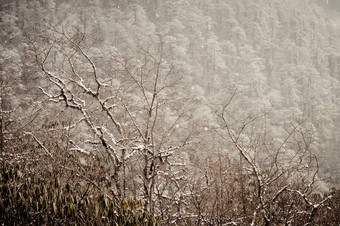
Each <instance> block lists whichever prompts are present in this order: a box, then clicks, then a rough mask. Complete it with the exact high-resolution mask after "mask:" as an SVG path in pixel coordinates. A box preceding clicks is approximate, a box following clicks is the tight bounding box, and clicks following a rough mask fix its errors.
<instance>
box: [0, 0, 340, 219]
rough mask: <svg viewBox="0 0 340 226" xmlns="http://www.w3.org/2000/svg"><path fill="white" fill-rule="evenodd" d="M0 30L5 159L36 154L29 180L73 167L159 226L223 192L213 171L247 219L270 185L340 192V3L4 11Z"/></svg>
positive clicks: (44, 0)
mask: <svg viewBox="0 0 340 226" xmlns="http://www.w3.org/2000/svg"><path fill="white" fill-rule="evenodd" d="M0 29H1V30H0V38H1V43H0V76H1V77H0V88H1V90H0V94H1V115H0V116H1V117H0V118H1V123H0V124H1V129H0V130H1V131H2V132H1V134H2V135H1V137H0V141H1V145H0V146H1V148H2V150H5V148H10V149H11V148H12V147H13V148H12V149H11V150H12V151H13V153H18V150H19V149H20V148H18V147H19V146H20V145H14V144H13V143H12V142H15V141H20V142H21V143H22V144H23V146H21V147H24V148H22V149H20V150H23V149H25V150H27V151H28V150H31V149H30V148H33V149H32V150H34V151H32V152H29V154H28V153H26V154H27V155H29V156H34V157H32V158H31V159H30V160H29V161H28V160H27V163H25V164H27V167H28V168H30V167H32V169H34V168H35V167H38V168H39V167H45V166H46V167H47V168H46V169H48V170H47V171H49V170H50V171H51V172H56V171H58V170H56V168H58V167H59V168H60V165H64V166H65V167H66V166H67V165H68V164H69V166H68V167H69V168H72V169H77V170H78V171H77V172H78V174H77V175H81V174H82V173H83V175H84V176H83V178H90V179H89V180H91V181H92V184H96V186H97V187H101V186H102V187H105V189H107V190H105V189H103V191H106V193H107V194H111V193H110V192H112V194H113V196H114V197H116V196H117V197H123V198H125V197H142V198H141V199H143V200H144V201H145V202H146V207H147V208H148V210H149V211H150V212H152V213H157V214H159V215H161V214H164V213H163V211H164V212H166V211H170V209H171V211H172V209H175V207H174V206H171V207H167V208H168V209H167V210H165V209H166V208H165V207H164V206H165V204H164V203H167V202H169V203H176V205H177V204H178V203H181V201H183V203H185V202H187V201H188V200H187V199H189V198H188V197H189V195H188V196H186V194H189V193H190V192H191V193H190V194H194V191H196V190H195V189H197V191H198V190H199V191H201V192H203V191H206V190H208V188H209V189H210V188H211V189H212V190H213V188H212V187H209V186H211V185H212V184H214V183H218V186H221V187H223V186H222V184H223V183H222V182H216V181H218V179H216V178H215V179H216V180H214V178H213V175H217V174H216V173H214V172H217V171H218V170H217V169H215V168H214V166H220V167H221V169H220V172H222V171H223V170H225V171H223V172H228V173H226V174H223V175H227V176H226V178H228V180H229V179H230V181H232V182H231V183H235V184H238V183H239V188H240V189H241V188H242V189H244V191H245V193H242V194H238V195H236V197H241V198H240V200H242V202H241V201H240V203H243V207H242V208H241V207H240V209H243V210H242V211H243V212H242V211H241V210H240V211H238V210H237V211H236V212H237V213H241V212H242V214H244V215H247V214H248V215H249V216H253V215H252V214H253V212H251V213H250V212H249V213H248V212H247V211H250V210H249V209H256V211H257V208H256V205H255V204H254V203H255V202H256V201H254V202H253V201H249V203H248V201H246V200H251V199H252V198H253V196H251V197H252V198H249V199H247V198H245V197H246V195H247V194H248V193H247V192H246V190H247V189H248V188H249V189H250V190H251V191H253V190H254V194H256V192H255V191H256V189H257V190H261V189H262V187H261V186H263V187H266V186H268V187H269V186H270V185H269V184H270V183H271V182H270V183H269V182H268V184H266V183H264V184H262V182H261V180H263V181H266V180H267V179H268V178H276V179H277V178H281V176H282V175H284V176H282V177H285V179H284V180H283V181H284V182H282V183H281V181H280V183H281V184H287V186H286V188H285V189H287V188H289V186H292V188H289V189H292V190H293V189H295V187H294V186H296V189H298V188H299V189H300V187H299V186H300V185H301V186H302V185H303V186H305V187H306V190H304V189H302V188H301V189H300V190H301V191H306V192H305V193H306V194H307V193H308V192H310V193H308V194H309V195H311V194H312V192H311V191H309V190H308V189H309V188H308V186H309V187H312V185H313V186H314V182H315V184H317V185H316V187H317V188H316V190H317V191H320V192H327V191H330V189H331V188H332V187H337V186H339V183H340V164H339V161H340V152H339V151H340V150H339V149H340V1H338V0H301V1H295V0H285V1H282V0H256V1H254V0H228V1H224V0H140V1H137V0H126V1H125V0H111V1H109V0H106V1H100V0H85V1H84V0H73V1H70V0H58V1H56V0H34V1H28V0H20V1H19V0H17V1H11V0H1V1H0ZM19 138H20V139H19ZM33 143H35V145H33ZM37 150H40V151H37ZM41 152H43V153H45V155H43V154H41ZM3 153H5V151H3ZM6 153H7V152H6ZM32 153H33V154H32ZM37 153H39V154H37ZM4 156H5V154H4ZM37 156H38V157H37ZM43 156H45V157H43ZM46 156H50V157H48V158H52V157H53V161H51V159H50V160H46V159H45V158H47V157H46ZM56 159H58V160H56ZM59 160H60V161H59ZM15 161H17V159H16V160H15ZM15 161H14V162H15ZM20 161H21V160H20ZM20 161H19V162H20ZM24 162H25V161H24ZM52 162H55V163H52ZM53 164H57V165H58V164H59V165H58V166H55V165H53ZM54 167H56V168H54ZM223 167H225V168H223ZM38 168H37V169H38ZM59 168H58V169H59ZM222 168H223V170H222ZM39 169H40V168H39ZM44 169H45V168H44ZM63 170H64V169H63ZM63 170H60V172H59V171H58V172H59V173H57V174H58V175H59V174H60V175H63V173H61V172H64V171H63ZM214 170H216V171H214ZM228 170H229V171H228ZM233 170H235V171H233ZM312 171H313V173H312ZM75 172H76V171H75ZM230 172H232V173H230ZM314 172H315V173H314ZM65 175H66V173H65ZM230 175H234V176H235V177H233V176H230ZM240 175H241V176H240ZM244 175H248V176H249V178H250V179H249V181H248V182H249V184H247V183H248V182H246V181H247V180H248V179H247V178H248V177H247V176H245V177H244V178H243V176H244ZM239 176H240V177H241V179H240V178H239ZM70 178H71V176H70ZM103 178H104V179H103ZM211 178H212V179H211ZM231 178H232V179H231ZM242 178H243V179H242ZM254 178H255V179H254ZM302 178H303V179H302ZM276 179H275V180H274V179H273V181H275V183H276V182H277V181H276ZM295 179H296V180H297V181H299V182H296V183H295V182H294V183H293V182H292V181H294V180H295ZM65 180H66V179H65ZM290 180H292V181H290ZM309 180H311V181H312V182H310V184H309V185H306V183H307V181H309ZM210 181H214V182H210ZM221 181H222V180H221ZM253 181H255V182H253ZM256 181H257V182H256ZM259 181H260V182H259ZM269 181H270V179H269ZM301 181H302V182H301ZM84 183H85V182H84ZM86 183H88V181H87V182H86ZM157 183H158V184H157ZM256 183H258V187H256V186H255V185H254V184H256ZM113 184H114V185H113ZM165 184H167V185H165ZM281 184H280V185H277V187H275V188H277V189H276V190H278V191H281V190H280V189H282V187H283V185H282V186H281ZM82 185H83V184H82ZM253 185H254V189H253V187H252V186H253ZM157 186H158V187H157ZM216 186H217V185H216ZM225 186H227V185H225ZM228 186H229V185H228ZM237 186H238V185H237ZM237 186H236V187H237ZM247 186H248V187H247ZM280 186H281V187H280ZM94 187H95V186H94ZM231 187H232V186H231ZM305 187H303V188H305ZM175 188H177V190H176V189H175ZM110 189H111V190H110ZM205 189H206V190H205ZM242 189H241V190H242ZM249 189H248V190H249ZM252 189H253V190H252ZM266 189H267V187H266ZM285 189H283V190H282V191H281V192H283V191H284V190H285ZM289 189H287V190H289ZM212 190H211V191H212ZM231 190H232V189H231ZM235 190H237V189H235ZM264 190H265V189H264ZM268 190H269V191H270V192H273V193H275V192H274V190H275V189H272V190H271V189H269V188H268ZM300 190H299V191H300ZM189 191H190V192H189ZM242 191H243V190H242ZM294 191H295V190H294ZM157 192H158V193H157ZM211 193H212V194H214V195H215V194H216V192H215V193H214V192H211ZM217 193H218V192H217ZM250 193H251V192H250ZM258 193H261V192H258ZM295 193H297V194H302V192H300V193H298V192H295ZM305 193H304V194H305ZM156 194H157V195H158V196H157V195H156ZM202 194H203V193H202ZM207 194H210V193H209V192H207ZM228 194H229V193H228ZM251 194H253V193H251ZM264 194H265V192H264ZM278 194H281V193H280V192H279V193H278ZM162 195H163V196H164V197H166V198H164V197H163V196H162ZM171 195H173V196H171ZM161 196H162V198H164V200H167V201H160V198H159V197H161ZM232 196H233V195H230V196H228V197H232ZM156 197H158V198H159V199H156ZM195 197H196V196H195ZM197 197H203V198H204V196H203V195H202V196H201V195H197ZM197 197H196V198H197ZM207 197H208V196H207ZM214 197H215V196H214ZM254 197H257V196H256V195H254ZM261 197H262V195H259V197H257V198H254V200H257V201H258V202H259V203H260V204H259V206H261V205H263V203H262V199H261ZM274 197H275V196H274ZM301 197H302V196H301ZM325 197H326V196H325ZM203 198H202V199H203ZM209 199H211V198H207V200H209ZM218 199H219V198H218V197H217V198H216V200H218ZM288 199H289V197H288ZM170 200H171V201H170ZM174 200H176V201H174ZM178 200H180V201H178ZM184 200H185V201H184ZM259 200H260V201H259ZM268 200H274V198H273V199H270V198H268ZM316 200H318V199H316ZM320 200H321V199H320ZM320 200H318V201H320ZM324 200H328V198H326V199H324ZM268 202H269V201H268ZM245 203H246V204H247V205H248V204H249V206H251V205H252V207H251V208H250V207H249V209H247V208H246V207H245V206H246V204H245ZM306 203H307V206H308V205H309V204H310V203H308V202H307V201H306ZM163 205H164V206H163ZM169 205H170V204H169ZM178 205H179V204H178ZM195 205H196V204H195ZM197 205H198V204H197ZM197 205H196V206H195V207H197ZM207 205H208V206H209V204H207ZM211 205H212V206H214V205H215V204H211ZM221 205H222V204H221ZM226 205H227V204H226ZM230 205H234V204H230ZM240 205H241V204H240ZM268 205H269V204H268ZM297 205H298V204H297ZM310 206H312V205H309V207H310ZM162 208H163V209H162ZM176 208H177V207H176ZM181 208H182V207H181ZM183 208H184V207H183ZM186 208H187V209H186V210H182V209H181V210H178V213H177V212H176V211H177V210H176V211H175V210H173V211H174V212H171V211H170V212H171V213H174V215H171V216H167V217H168V218H167V217H166V216H165V215H164V216H163V215H162V216H163V219H167V220H168V221H167V222H172V220H173V219H177V220H178V222H182V221H181V220H183V219H184V218H185V217H183V218H181V217H178V216H180V214H179V213H184V212H186V213H189V212H190V211H191V209H190V208H191V207H186ZM192 208H193V209H195V208H194V207H192ZM211 208H213V207H211ZM221 208H222V207H221ZM259 208H260V207H259ZM261 208H263V210H264V209H265V208H266V207H265V205H263V206H262V207H261ZM178 209H180V207H178ZM197 209H198V207H197ZM161 210H162V211H161ZM313 210H314V209H313ZM157 211H158V212H157ZM195 211H196V210H195ZM195 211H193V212H195ZM197 211H198V210H197ZM175 212H176V214H178V215H176V214H175ZM231 212H232V211H231ZM312 212H313V211H312ZM195 214H196V215H195ZM195 214H194V215H195V216H201V215H199V214H197V213H196V212H195ZM213 214H214V213H213ZM213 214H212V215H213ZM228 214H231V213H229V212H228ZM228 214H227V213H224V215H225V216H227V215H228ZM242 214H240V216H241V215H242ZM313 214H314V212H313ZM184 215H185V214H184ZM188 215H189V214H188ZM203 215H204V214H203ZM203 215H202V219H203V218H204V217H203ZM222 215H223V214H222ZM248 215H247V216H248ZM264 215H265V214H264ZM269 215H270V214H269ZM269 215H268V216H269ZM186 216H187V215H186ZM206 216H208V214H207V215H206ZM228 216H229V215H228ZM230 216H234V215H232V214H231V215H230ZM237 216H238V217H240V216H239V215H237ZM242 216H243V215H242ZM310 216H312V214H311V215H310ZM176 217H177V218H176ZM187 217H188V219H189V218H190V217H189V216H187ZM207 218H208V217H206V219H207ZM231 218H232V217H230V219H231ZM265 218H266V217H265ZM195 219H196V218H195ZM197 219H199V220H198V221H197V222H201V220H202V219H201V218H200V217H198V218H197ZM247 219H248V218H247ZM249 219H251V217H249ZM287 219H288V218H287ZM306 219H307V218H306ZM309 219H312V217H310V218H309ZM177 220H173V222H177ZM267 220H268V219H267ZM183 222H184V220H183ZM188 222H189V221H188ZM195 222H196V221H195ZM197 222H196V223H197ZM202 222H203V221H202ZM206 222H208V221H206ZM221 222H222V221H221ZM239 222H241V223H242V220H240V221H239ZM250 222H251V220H249V222H248V221H247V223H250ZM252 222H257V220H256V214H254V217H253V221H252ZM259 222H260V223H259ZM259 222H258V223H259V224H261V222H262V221H259ZM263 222H266V220H264V221H263ZM263 222H262V223H263ZM215 223H216V222H215ZM243 223H244V222H243ZM179 224H180V223H179Z"/></svg>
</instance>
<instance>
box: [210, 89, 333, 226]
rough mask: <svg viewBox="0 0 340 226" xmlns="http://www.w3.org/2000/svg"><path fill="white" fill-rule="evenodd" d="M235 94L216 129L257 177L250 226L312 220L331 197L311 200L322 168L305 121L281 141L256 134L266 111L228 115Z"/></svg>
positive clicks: (307, 222) (290, 130)
mask: <svg viewBox="0 0 340 226" xmlns="http://www.w3.org/2000/svg"><path fill="white" fill-rule="evenodd" d="M235 94H236V91H235V92H234V93H233V94H232V96H231V98H230V99H229V101H228V103H227V104H226V105H224V107H223V110H222V114H221V118H222V121H223V126H222V127H223V128H222V129H220V130H218V131H217V132H218V133H219V134H220V136H221V137H223V139H225V140H226V141H228V143H230V145H232V146H234V148H235V149H236V151H237V152H238V153H239V155H240V158H241V161H243V162H244V164H242V165H241V166H242V169H241V170H242V171H244V172H246V173H247V174H248V175H250V176H251V178H253V183H254V186H253V189H254V191H253V192H254V197H253V201H254V202H255V203H256V208H255V209H254V211H253V213H252V219H251V225H255V224H264V225H269V224H272V223H284V224H291V223H294V224H300V223H301V222H304V224H306V225H308V224H310V223H311V222H312V221H313V217H314V215H315V212H316V211H317V210H318V209H319V208H320V207H321V206H322V205H323V204H324V203H325V202H326V201H327V200H329V199H330V198H331V196H328V197H325V198H324V199H322V200H314V201H316V203H313V201H312V198H311V197H312V194H313V193H315V192H316V191H317V190H316V185H315V184H316V182H317V180H318V177H317V174H318V171H319V167H318V161H317V158H316V156H315V155H314V154H313V153H312V148H313V138H312V136H311V134H310V133H309V131H308V130H306V129H305V128H303V124H304V123H305V121H306V119H305V120H301V121H300V122H298V123H292V124H291V125H289V126H287V128H286V129H285V131H286V133H287V135H286V137H285V138H284V139H282V140H280V141H276V140H275V139H273V138H269V137H267V136H268V135H267V134H266V131H260V132H259V133H256V132H253V131H254V130H256V127H258V126H259V125H258V124H255V121H256V120H257V119H259V118H260V117H261V116H262V115H258V116H249V117H247V118H246V119H238V118H237V117H235V116H233V115H231V114H229V113H228V111H227V108H228V107H229V106H230V104H231V102H232V99H233V97H234V95H235ZM266 114H267V113H265V114H263V116H264V115H266ZM225 133H226V136H225ZM248 189H249V188H248ZM292 197H296V198H295V199H291V198H292ZM303 203H304V204H305V205H304V204H303ZM278 209H279V210H280V211H277V210H278ZM301 219H304V220H303V221H302V220H301ZM298 222H300V223H298Z"/></svg>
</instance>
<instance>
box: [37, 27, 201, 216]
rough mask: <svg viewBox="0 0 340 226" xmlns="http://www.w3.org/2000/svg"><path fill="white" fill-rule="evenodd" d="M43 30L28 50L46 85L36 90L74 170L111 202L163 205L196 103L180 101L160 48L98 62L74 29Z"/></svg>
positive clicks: (115, 55) (174, 78)
mask: <svg viewBox="0 0 340 226" xmlns="http://www.w3.org/2000/svg"><path fill="white" fill-rule="evenodd" d="M48 28H49V34H47V35H45V36H44V37H42V40H40V41H43V42H38V43H39V45H33V47H32V51H33V52H34V55H35V60H36V64H37V65H38V67H39V69H40V70H41V72H42V73H43V77H44V78H45V82H43V83H42V84H41V85H40V90H41V91H42V92H43V93H44V94H45V96H46V97H47V98H48V100H49V101H50V102H51V103H53V105H52V107H53V108H54V111H56V112H57V111H58V112H59V113H58V114H59V116H61V115H64V119H65V120H63V119H62V118H59V121H60V124H63V125H64V126H63V128H62V129H63V130H64V131H68V132H67V133H65V134H67V139H68V141H67V145H66V149H65V151H66V153H69V152H76V153H77V156H78V157H77V158H78V162H79V164H78V165H77V167H79V168H78V169H75V168H74V170H75V171H76V172H78V173H79V174H80V172H82V173H81V175H82V176H83V177H86V178H88V180H89V181H91V182H92V183H94V182H95V184H96V186H99V185H100V184H103V187H106V188H107V189H108V191H110V192H111V193H112V194H113V196H114V197H118V198H127V197H132V196H137V197H143V199H144V200H145V205H146V207H147V208H148V209H149V210H150V211H151V212H153V211H154V205H155V203H156V200H157V199H158V198H161V199H163V198H164V197H163V196H160V193H159V191H160V190H159V189H160V187H162V186H163V185H164V186H166V184H168V183H169V180H171V181H174V183H178V182H177V181H178V180H181V178H179V177H176V176H174V174H176V172H174V171H173V170H169V169H170V168H171V167H172V169H174V167H177V168H178V167H181V166H180V164H177V160H178V158H177V157H176V156H177V155H178V152H180V150H181V149H183V148H184V147H185V146H186V145H187V144H189V142H190V138H191V136H192V134H193V130H189V129H188V130H187V128H186V126H188V121H189V120H190V116H191V114H192V110H193V108H194V107H195V104H194V103H191V104H190V103H189V102H188V101H187V100H186V99H184V98H183V97H181V95H179V93H178V92H180V89H179V86H180V85H181V84H180V82H181V77H180V76H175V75H174V74H173V73H172V66H171V65H169V63H167V61H166V55H165V54H166V50H164V49H163V46H162V43H159V44H158V45H156V46H154V45H150V46H146V47H142V46H139V47H138V48H137V50H136V51H133V52H132V53H130V54H129V55H125V56H122V55H121V54H119V53H118V52H112V53H110V55H109V56H108V55H104V54H103V55H101V56H99V57H98V54H96V55H95V54H93V52H95V51H96V50H91V48H90V47H89V46H87V44H86V35H85V33H83V32H82V31H81V29H80V28H78V27H73V28H65V27H56V26H52V25H50V24H48ZM40 43H44V45H41V44H40ZM99 55H100V54H99ZM105 57H107V58H105ZM98 65H99V66H98ZM70 116H72V118H70ZM67 118H69V122H71V123H69V122H68V121H67V120H66V119H67ZM185 125H186V126H185ZM46 152H47V151H46ZM49 155H51V157H52V156H53V153H49ZM93 159H97V160H98V161H97V163H96V164H97V165H98V167H99V169H97V170H98V171H99V172H97V173H96V175H92V174H91V173H90V172H92V171H93V169H92V170H91V169H89V168H91V167H90V166H91V164H93V161H94V160H93ZM183 164H184V163H183ZM170 174H173V176H171V175H170ZM162 184H163V185H162ZM163 189H164V188H163ZM154 194H158V196H154ZM159 203H161V202H159Z"/></svg>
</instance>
